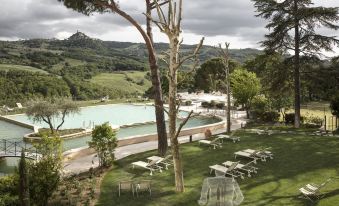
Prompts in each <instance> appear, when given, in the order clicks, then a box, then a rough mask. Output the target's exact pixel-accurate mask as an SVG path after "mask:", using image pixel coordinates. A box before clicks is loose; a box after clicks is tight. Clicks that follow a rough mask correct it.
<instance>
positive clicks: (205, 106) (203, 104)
mask: <svg viewBox="0 0 339 206" xmlns="http://www.w3.org/2000/svg"><path fill="white" fill-rule="evenodd" d="M201 106H202V107H203V108H209V107H210V103H209V102H207V101H204V102H201Z"/></svg>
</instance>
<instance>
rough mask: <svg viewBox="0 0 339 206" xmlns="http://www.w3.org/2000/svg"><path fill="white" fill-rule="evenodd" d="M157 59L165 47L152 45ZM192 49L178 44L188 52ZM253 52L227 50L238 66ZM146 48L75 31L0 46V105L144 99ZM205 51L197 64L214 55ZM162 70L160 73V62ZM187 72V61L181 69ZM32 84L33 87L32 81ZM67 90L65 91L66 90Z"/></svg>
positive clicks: (159, 44) (215, 53)
mask: <svg viewBox="0 0 339 206" xmlns="http://www.w3.org/2000/svg"><path fill="white" fill-rule="evenodd" d="M155 48H156V50H157V53H158V54H159V55H161V53H162V52H164V51H166V50H167V48H168V45H167V44H165V43H157V44H155ZM194 48H195V46H194V45H182V52H183V53H185V52H190V51H191V50H193V49H194ZM259 53H260V51H259V50H255V49H239V50H231V51H230V54H231V57H232V58H233V59H234V60H236V61H238V62H240V63H242V62H244V61H245V60H246V59H249V58H252V57H254V56H255V55H257V54H259ZM147 54H148V53H147V50H146V48H145V45H144V44H141V43H130V42H116V41H101V40H99V39H93V38H90V37H88V36H87V35H86V34H84V33H81V32H77V33H75V34H73V35H72V36H70V37H69V38H68V39H65V40H57V39H30V40H20V41H0V86H1V88H2V91H0V105H1V104H12V105H13V103H15V101H26V100H28V99H31V98H35V97H55V96H72V97H73V98H74V99H76V100H88V99H98V98H101V97H102V96H105V95H109V96H111V97H112V98H120V97H129V96H136V95H142V94H144V92H145V91H146V90H148V88H149V87H150V86H151V83H150V81H149V78H147V71H148V56H147ZM217 55H218V54H217V50H216V49H215V48H213V47H211V46H203V47H202V49H201V52H200V56H199V59H200V62H201V63H203V62H204V61H206V60H207V59H210V58H213V57H215V56H217ZM159 64H160V68H161V69H164V66H165V65H163V63H162V62H161V61H160V62H159ZM183 66H184V69H185V68H190V66H191V65H190V62H188V63H187V64H185V65H183ZM32 81H34V82H32ZM65 88H68V89H65Z"/></svg>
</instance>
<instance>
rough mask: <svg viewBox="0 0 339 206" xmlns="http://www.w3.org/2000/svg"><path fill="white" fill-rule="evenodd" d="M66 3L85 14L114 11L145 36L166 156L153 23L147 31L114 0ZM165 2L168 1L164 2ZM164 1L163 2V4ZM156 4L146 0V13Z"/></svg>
mask: <svg viewBox="0 0 339 206" xmlns="http://www.w3.org/2000/svg"><path fill="white" fill-rule="evenodd" d="M58 1H61V2H63V3H64V5H65V6H66V7H67V8H71V9H73V10H76V11H78V12H81V13H83V14H85V15H90V14H92V13H93V12H112V13H116V14H118V15H119V16H121V17H123V18H124V19H125V20H127V21H128V22H129V23H130V24H132V25H133V26H134V27H135V28H136V29H137V30H138V31H139V33H140V34H141V36H142V37H143V39H144V41H145V44H146V48H147V51H148V55H149V64H150V70H151V80H152V85H153V92H154V104H155V116H156V122H157V132H158V151H159V154H160V155H162V156H164V155H165V154H166V152H167V133H166V124H165V117H164V106H163V97H162V91H161V84H160V74H159V67H158V63H157V58H156V52H155V49H154V45H153V37H152V30H151V25H150V24H149V22H147V31H145V30H144V29H143V28H142V26H141V24H140V23H138V22H137V20H135V19H134V18H133V17H132V16H130V15H129V14H128V13H126V12H125V11H124V10H122V9H121V8H120V7H119V5H118V2H117V1H114V0H58ZM163 3H166V1H165V2H163ZM163 3H162V4H163ZM154 6H155V5H154V4H153V3H152V2H150V1H148V0H146V13H148V14H150V13H151V10H152V9H153V8H154Z"/></svg>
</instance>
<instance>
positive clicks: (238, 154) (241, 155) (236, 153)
mask: <svg viewBox="0 0 339 206" xmlns="http://www.w3.org/2000/svg"><path fill="white" fill-rule="evenodd" d="M237 156H240V157H246V158H249V159H252V160H253V163H254V164H257V160H258V159H260V158H259V157H257V156H256V155H255V154H250V153H247V152H244V151H238V152H235V153H234V158H237Z"/></svg>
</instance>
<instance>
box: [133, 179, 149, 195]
mask: <svg viewBox="0 0 339 206" xmlns="http://www.w3.org/2000/svg"><path fill="white" fill-rule="evenodd" d="M135 191H136V193H137V197H138V196H139V192H141V191H147V192H149V196H151V195H152V188H151V181H150V180H141V181H140V182H139V183H137V184H136V185H135Z"/></svg>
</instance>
